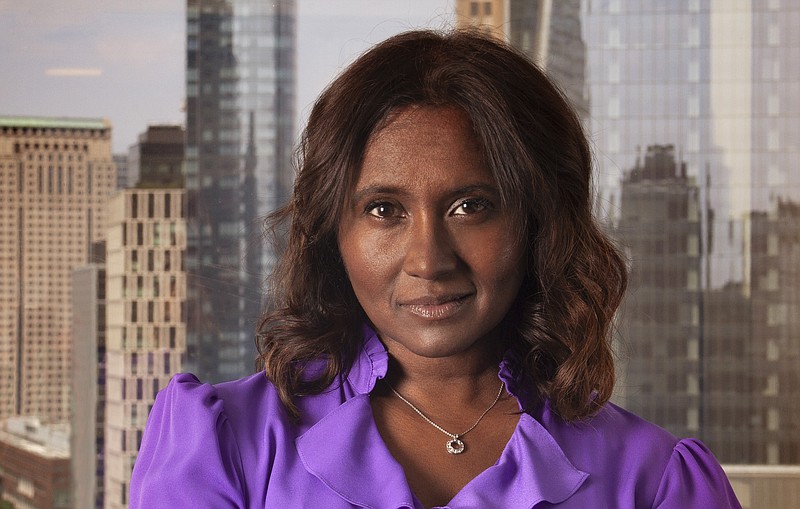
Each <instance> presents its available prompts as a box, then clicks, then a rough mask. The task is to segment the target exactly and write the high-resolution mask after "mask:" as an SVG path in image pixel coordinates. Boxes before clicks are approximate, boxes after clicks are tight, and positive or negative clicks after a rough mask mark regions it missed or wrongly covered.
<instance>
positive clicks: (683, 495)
mask: <svg viewBox="0 0 800 509" xmlns="http://www.w3.org/2000/svg"><path fill="white" fill-rule="evenodd" d="M535 418H536V419H537V420H539V421H540V422H541V423H542V425H543V426H544V427H545V428H546V429H547V430H548V431H549V432H550V434H551V435H552V436H553V438H554V439H555V440H556V442H557V443H558V445H559V446H560V447H561V448H562V450H563V451H564V453H565V454H566V456H567V457H568V458H569V459H570V461H572V463H573V464H574V465H575V467H577V468H578V469H580V470H582V471H584V472H587V473H588V474H589V479H590V481H589V483H588V486H589V487H592V488H593V489H598V490H599V491H600V492H601V493H603V496H613V497H615V500H616V502H615V503H617V504H619V506H620V507H622V505H621V504H622V500H621V499H619V498H616V497H627V498H628V499H631V501H635V506H636V507H640V506H644V507H659V508H662V509H667V508H676V509H677V508H682V507H709V508H734V507H737V508H738V507H739V505H738V502H736V498H735V496H734V495H733V491H732V489H731V487H730V484H729V482H728V480H727V477H726V476H725V473H724V471H723V470H722V467H720V465H719V463H718V462H717V460H716V458H715V457H714V455H713V454H712V453H711V451H710V450H708V448H707V447H706V446H705V445H704V444H703V443H702V442H700V441H699V440H695V439H689V438H687V439H678V438H676V437H675V436H674V435H672V434H671V433H669V432H668V431H666V430H665V429H663V428H661V427H659V426H657V425H655V424H653V423H651V422H648V421H646V420H644V419H642V418H641V417H638V416H637V415H635V414H633V413H631V412H629V411H627V410H625V409H623V408H620V407H619V406H616V405H614V404H611V403H608V404H606V405H604V406H603V408H602V409H601V410H600V412H598V413H597V414H596V415H595V416H594V417H591V418H589V419H586V420H584V421H580V422H577V423H567V422H565V421H563V420H561V419H560V418H559V417H558V416H556V415H555V414H553V413H552V412H551V411H550V408H549V405H548V404H545V405H543V406H542V408H541V410H540V412H539V413H538V415H536V416H535Z"/></svg>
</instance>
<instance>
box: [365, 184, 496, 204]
mask: <svg viewBox="0 0 800 509" xmlns="http://www.w3.org/2000/svg"><path fill="white" fill-rule="evenodd" d="M477 192H482V193H488V194H494V195H500V190H499V189H498V188H497V186H495V185H493V184H471V185H468V186H463V187H459V188H456V189H453V190H451V191H448V192H447V193H446V194H445V196H446V197H447V198H455V197H456V196H463V195H465V194H473V193H477ZM374 194H386V195H393V196H405V195H408V192H407V191H405V190H404V189H403V188H401V187H397V186H384V185H374V186H367V187H365V188H363V189H359V190H358V191H356V192H355V193H353V197H352V202H353V203H359V202H360V201H361V200H363V199H364V198H365V197H367V196H370V195H374Z"/></svg>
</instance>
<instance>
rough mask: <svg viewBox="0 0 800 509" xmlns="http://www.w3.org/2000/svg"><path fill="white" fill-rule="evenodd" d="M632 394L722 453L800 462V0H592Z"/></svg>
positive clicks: (604, 208)
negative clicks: (626, 274)
mask: <svg viewBox="0 0 800 509" xmlns="http://www.w3.org/2000/svg"><path fill="white" fill-rule="evenodd" d="M584 9H585V12H584V14H585V25H584V35H585V40H586V43H587V48H588V53H589V55H588V62H589V67H588V80H589V93H590V97H591V105H590V112H591V126H590V129H589V130H590V133H591V135H592V137H593V140H594V143H595V150H596V158H597V164H598V167H599V179H598V182H597V186H598V189H599V200H598V204H597V205H598V210H599V211H600V213H601V214H602V215H603V216H604V218H605V219H606V221H607V222H608V224H609V227H610V228H612V229H613V230H614V231H615V232H616V233H617V235H618V237H619V238H620V240H621V242H622V244H623V245H625V247H626V249H627V252H628V255H629V257H630V260H631V270H632V284H631V290H630V293H629V295H628V299H627V300H626V303H625V305H624V306H623V309H622V311H621V313H620V341H619V343H618V346H619V350H620V354H621V355H620V358H621V363H620V368H621V369H620V373H621V375H622V377H621V381H620V385H619V394H618V396H617V398H618V400H619V401H620V402H621V403H622V404H623V405H625V406H627V407H628V408H630V409H631V410H633V411H634V412H637V413H639V414H641V415H642V416H644V417H645V418H648V419H650V420H653V421H655V422H657V423H659V424H661V425H663V426H665V427H667V428H668V429H670V430H671V431H673V432H674V433H676V434H678V435H693V436H699V437H700V438H702V439H703V440H705V441H706V442H707V443H708V444H709V445H710V446H711V448H712V450H714V452H715V454H716V455H717V457H718V458H719V459H720V460H721V461H722V462H725V463H769V464H789V463H800V383H798V382H799V381H800V380H798V378H799V377H798V371H800V319H798V316H800V273H799V272H798V267H800V214H799V213H798V211H799V210H800V171H798V168H797V166H798V164H797V161H799V160H800V153H799V152H800V138H798V136H797V133H798V132H800V58H798V56H799V55H800V32H798V31H797V29H796V27H797V26H800V1H798V0H763V1H752V2H750V1H722V0H675V1H669V2H664V1H656V0H588V1H587V2H586V4H585V6H584Z"/></svg>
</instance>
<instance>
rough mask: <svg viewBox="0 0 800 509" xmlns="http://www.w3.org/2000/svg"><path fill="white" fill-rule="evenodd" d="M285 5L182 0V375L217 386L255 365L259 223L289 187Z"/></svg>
mask: <svg viewBox="0 0 800 509" xmlns="http://www.w3.org/2000/svg"><path fill="white" fill-rule="evenodd" d="M295 11H296V7H295V2H294V0H279V1H276V2H260V1H256V0H188V2H187V71H186V95H187V113H186V191H187V223H188V230H187V232H188V239H187V252H186V269H187V277H188V300H187V326H188V329H187V334H188V337H187V344H188V357H187V363H188V368H189V369H190V370H191V371H193V372H194V373H196V374H197V375H198V376H199V377H200V378H201V379H203V380H204V381H209V382H216V381H221V380H226V379H234V378H238V377H241V376H243V375H245V374H247V373H251V372H252V371H253V369H254V359H255V355H256V352H255V348H254V344H255V343H254V339H253V338H254V336H255V325H256V321H257V319H258V316H259V314H260V312H261V311H262V309H263V307H264V305H265V303H264V302H263V293H264V292H263V289H264V286H263V283H264V280H265V277H266V275H267V274H268V273H269V272H270V270H271V267H272V266H273V264H274V261H275V254H274V253H272V252H271V251H270V250H269V249H268V248H267V247H266V246H265V243H264V239H263V225H262V222H261V221H262V219H263V216H264V215H265V214H267V213H268V212H269V211H271V210H273V209H275V208H276V207H277V206H278V205H280V204H282V203H283V202H285V200H286V198H287V196H288V193H289V190H290V188H291V184H292V180H293V171H292V169H291V164H290V163H291V155H292V151H293V144H294V136H295V134H294V125H293V124H294V93H295V92H294V89H295V17H296V12H295Z"/></svg>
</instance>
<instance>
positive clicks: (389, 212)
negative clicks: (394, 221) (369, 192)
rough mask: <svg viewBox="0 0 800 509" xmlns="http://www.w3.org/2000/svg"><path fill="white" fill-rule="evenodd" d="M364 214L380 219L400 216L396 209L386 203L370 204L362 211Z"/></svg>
mask: <svg viewBox="0 0 800 509" xmlns="http://www.w3.org/2000/svg"><path fill="white" fill-rule="evenodd" d="M364 212H366V213H367V214H369V215H371V216H375V217H377V218H380V219H387V218H390V217H396V216H399V215H400V213H399V210H398V208H397V207H396V206H395V205H393V204H392V203H389V202H386V201H381V202H372V203H370V204H369V205H367V207H366V208H365V209H364Z"/></svg>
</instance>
